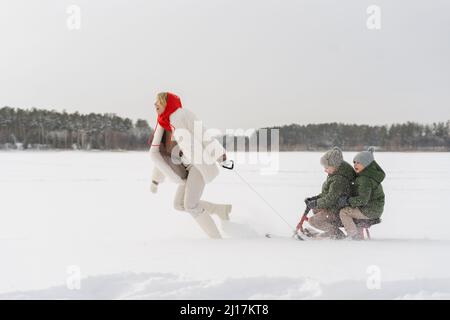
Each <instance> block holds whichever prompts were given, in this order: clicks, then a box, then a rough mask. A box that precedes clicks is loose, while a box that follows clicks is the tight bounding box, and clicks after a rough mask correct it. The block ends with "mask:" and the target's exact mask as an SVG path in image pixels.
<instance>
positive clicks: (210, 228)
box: [194, 212, 222, 239]
mask: <svg viewBox="0 0 450 320" xmlns="http://www.w3.org/2000/svg"><path fill="white" fill-rule="evenodd" d="M194 219H195V221H196V222H197V223H198V225H199V226H200V228H202V230H203V231H204V232H205V233H206V234H207V235H208V236H209V237H210V238H211V239H221V238H222V236H221V235H220V232H219V229H217V226H216V223H215V222H214V220H213V219H212V218H211V216H210V215H209V214H208V213H207V212H203V213H200V214H199V215H198V216H194Z"/></svg>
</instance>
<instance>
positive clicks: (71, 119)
mask: <svg viewBox="0 0 450 320" xmlns="http://www.w3.org/2000/svg"><path fill="white" fill-rule="evenodd" d="M264 129H266V130H267V131H269V136H270V130H271V129H278V130H279V137H280V150H281V151H303V150H310V151H314V150H325V149H328V148H330V147H332V146H339V147H341V148H342V149H344V150H361V149H363V148H366V147H368V146H375V147H377V148H378V149H379V150H385V151H450V120H449V121H447V122H440V123H434V124H426V125H425V124H419V123H413V122H408V123H403V124H394V125H389V126H388V125H386V126H368V125H352V124H340V123H325V124H309V125H297V124H291V125H286V126H281V127H271V128H264ZM152 132H153V130H152V128H151V127H150V126H149V124H148V122H147V121H146V120H141V119H140V120H137V121H136V122H133V121H132V120H131V119H129V118H122V117H119V116H117V115H115V114H97V113H90V114H79V113H78V112H75V113H67V112H57V111H54V110H51V111H49V110H40V109H14V108H10V107H4V108H2V109H0V149H24V150H25V149H39V150H42V149H76V150H77V149H78V150H146V149H148V140H149V138H150V136H151V134H152ZM260 132H261V133H262V131H260ZM257 133H258V132H257ZM239 139H242V138H241V137H234V136H223V137H219V141H222V143H223V144H226V146H227V149H228V150H230V147H231V148H233V150H239V151H246V150H248V149H249V141H255V140H254V139H255V135H253V136H250V137H249V138H245V141H238V140H239ZM232 141H234V146H232V145H231V143H230V142H232ZM269 148H270V146H269ZM230 151H232V150H230Z"/></svg>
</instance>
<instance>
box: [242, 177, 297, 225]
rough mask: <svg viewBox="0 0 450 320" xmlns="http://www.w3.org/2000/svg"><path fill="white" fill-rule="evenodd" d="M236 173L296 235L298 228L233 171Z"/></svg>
mask: <svg viewBox="0 0 450 320" xmlns="http://www.w3.org/2000/svg"><path fill="white" fill-rule="evenodd" d="M233 171H234V173H236V175H237V176H238V177H239V179H241V180H242V182H244V183H245V184H246V185H247V186H248V187H249V189H250V190H252V191H253V192H254V193H255V194H256V195H257V196H258V197H259V198H260V199H261V200H262V201H264V203H265V204H266V205H267V206H268V207H269V208H270V209H271V210H272V212H273V213H275V214H276V215H277V216H278V217H279V218H280V219H281V220H283V221H284V223H285V224H286V225H287V226H288V227H289V229H291V230H292V231H293V232H294V233H296V228H293V227H292V225H291V224H290V223H289V222H288V221H287V220H286V219H285V218H284V217H283V216H282V215H281V214H280V213H279V212H278V211H277V210H276V209H275V208H274V207H273V206H272V205H271V204H270V203H269V202H268V201H267V200H266V199H265V198H264V197H263V196H262V195H261V194H260V193H259V192H258V191H256V189H255V188H253V186H252V185H251V184H250V183H248V182H247V180H245V179H244V177H242V176H241V175H240V174H239V173H238V172H237V170H236V169H234V170H233Z"/></svg>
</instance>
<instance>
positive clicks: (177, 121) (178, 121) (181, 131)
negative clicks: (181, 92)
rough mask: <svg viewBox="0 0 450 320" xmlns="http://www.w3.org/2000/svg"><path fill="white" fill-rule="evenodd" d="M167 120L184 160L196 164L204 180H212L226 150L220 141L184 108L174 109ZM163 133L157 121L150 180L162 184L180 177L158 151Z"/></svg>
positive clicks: (151, 154)
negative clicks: (167, 179) (219, 160)
mask: <svg viewBox="0 0 450 320" xmlns="http://www.w3.org/2000/svg"><path fill="white" fill-rule="evenodd" d="M170 123H171V125H172V127H173V139H174V140H175V141H176V142H177V144H178V146H179V148H180V149H181V151H182V152H183V163H186V162H187V163H189V164H190V165H192V166H194V167H196V168H197V169H198V170H199V171H200V173H201V174H202V176H203V179H204V181H205V183H209V182H211V181H213V180H214V178H216V177H217V175H218V174H219V169H218V166H217V160H218V159H219V158H221V157H222V156H223V155H224V154H225V149H224V148H223V147H222V145H221V144H220V143H219V141H217V140H216V139H215V138H213V137H212V136H211V135H208V133H207V130H206V129H205V128H204V127H203V125H202V123H201V121H199V120H198V119H197V117H196V116H195V115H194V113H192V112H191V111H189V110H188V109H186V108H179V109H177V110H176V111H175V112H174V113H173V114H172V115H171V116H170ZM163 135H164V128H163V127H161V126H160V125H159V124H157V125H156V129H155V133H154V136H153V141H152V146H151V148H150V156H151V159H152V160H153V162H154V164H155V167H154V169H153V176H152V180H153V181H156V182H158V183H161V182H163V181H164V178H165V177H168V178H169V179H170V180H171V181H173V182H175V183H182V182H183V180H182V178H181V177H180V176H179V175H178V174H177V173H176V172H175V171H174V169H173V168H172V167H171V166H170V165H169V163H168V161H171V159H170V158H167V157H163V156H162V155H161V153H160V148H159V146H160V144H161V141H162V138H163Z"/></svg>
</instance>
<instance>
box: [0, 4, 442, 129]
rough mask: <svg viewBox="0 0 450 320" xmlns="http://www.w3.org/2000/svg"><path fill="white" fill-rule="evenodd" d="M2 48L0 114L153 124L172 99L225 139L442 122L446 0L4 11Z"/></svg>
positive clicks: (6, 7) (18, 7)
mask: <svg viewBox="0 0 450 320" xmlns="http://www.w3.org/2000/svg"><path fill="white" fill-rule="evenodd" d="M71 4H75V5H78V6H79V7H80V9H81V29H80V30H70V29H69V28H68V27H67V19H68V17H69V14H68V13H67V12H66V10H67V8H68V6H69V5H71ZM371 4H377V5H378V6H380V8H381V29H380V30H369V29H368V28H367V27H366V20H367V18H368V14H367V13H366V9H367V7H368V6H369V5H371ZM0 41H1V46H0V107H3V106H10V107H21V108H31V107H37V108H49V109H50V108H51V109H56V110H63V109H66V110H67V111H69V112H72V111H76V110H78V111H80V112H83V113H86V112H99V113H106V112H108V113H117V114H118V115H121V116H127V117H131V118H133V119H137V118H145V119H147V120H149V122H150V123H151V124H154V122H155V120H154V119H155V113H154V111H153V102H154V96H155V94H156V93H157V92H159V91H172V92H175V93H177V94H178V95H180V96H181V98H182V101H183V104H184V106H185V107H186V108H189V109H191V110H193V111H194V112H195V113H196V114H197V115H198V116H199V117H200V118H202V119H203V120H204V121H205V122H206V123H207V125H208V126H210V127H218V128H221V129H224V128H251V127H262V126H268V125H281V124H290V123H300V124H306V123H322V122H332V121H333V122H334V121H337V122H345V123H360V124H363V123H364V124H390V123H394V122H405V121H408V120H412V121H420V122H427V123H428V122H433V121H445V120H449V119H450V1H448V0H430V1H426V0H420V1H417V0H389V1H372V0H370V1H365V0H342V1H331V0H330V1H325V0H309V1H301V0H297V1H290V0H284V1H280V0H146V1H144V0H142V1H141V0H126V1H125V0H123V1H119V0H86V1H76V0H72V1H65V0H39V1H35V0H27V1H23V0H0Z"/></svg>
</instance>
